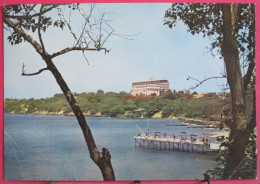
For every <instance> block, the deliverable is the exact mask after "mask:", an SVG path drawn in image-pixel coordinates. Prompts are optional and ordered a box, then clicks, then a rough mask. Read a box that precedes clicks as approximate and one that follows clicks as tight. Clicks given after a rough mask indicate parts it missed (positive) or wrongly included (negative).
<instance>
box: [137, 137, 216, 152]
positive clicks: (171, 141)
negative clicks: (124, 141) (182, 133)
mask: <svg viewBox="0 0 260 184" xmlns="http://www.w3.org/2000/svg"><path fill="white" fill-rule="evenodd" d="M134 139H135V146H140V147H144V148H146V149H155V150H170V151H183V152H195V153H213V152H216V151H218V150H219V147H218V146H217V147H216V145H215V144H214V145H212V146H211V143H210V142H209V141H208V140H200V139H187V138H176V137H158V136H141V135H140V136H134Z"/></svg>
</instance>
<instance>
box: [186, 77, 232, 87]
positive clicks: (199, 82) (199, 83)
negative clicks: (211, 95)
mask: <svg viewBox="0 0 260 184" xmlns="http://www.w3.org/2000/svg"><path fill="white" fill-rule="evenodd" d="M221 78H227V77H226V76H224V75H223V76H221V77H209V78H206V79H204V80H202V81H200V80H198V79H195V78H193V77H190V76H188V77H187V80H190V79H192V80H195V81H197V82H198V83H197V84H196V85H195V86H194V87H191V88H190V89H195V88H197V87H199V86H200V85H201V84H203V83H204V82H206V81H208V80H210V79H221Z"/></svg>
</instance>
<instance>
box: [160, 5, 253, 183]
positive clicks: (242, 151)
mask: <svg viewBox="0 0 260 184" xmlns="http://www.w3.org/2000/svg"><path fill="white" fill-rule="evenodd" d="M178 21H182V22H183V23H184V24H185V25H187V26H188V29H187V31H188V32H190V33H191V34H193V35H195V34H202V36H203V37H207V38H208V39H210V40H211V47H210V51H211V53H212V54H213V55H218V56H219V57H220V58H223V60H224V63H225V71H224V73H222V76H223V77H227V82H228V84H229V87H230V92H231V104H232V108H231V112H230V113H227V111H224V114H226V115H227V114H229V115H230V118H226V120H225V121H224V122H225V123H226V125H227V126H229V127H230V137H229V141H228V142H227V143H226V146H227V148H228V149H227V151H226V152H223V154H222V155H223V158H224V160H225V161H224V162H220V164H222V169H223V172H222V174H223V175H222V176H221V178H224V179H228V178H239V177H243V176H242V175H241V172H239V171H240V170H241V168H243V169H245V168H244V167H243V166H244V165H245V164H244V163H245V157H246V155H247V154H251V153H252V152H255V151H256V150H253V151H252V152H251V153H247V152H246V148H247V147H248V145H249V144H250V141H249V140H250V135H251V134H253V130H254V127H255V125H256V122H255V121H256V120H255V115H256V111H255V4H236V3H233V4H213V3H212V4H205V3H204V4H203V3H202V4H189V3H185V4H183V3H179V4H173V5H172V7H171V8H170V9H168V10H167V11H166V13H165V22H164V24H166V25H168V26H169V27H170V28H172V27H173V26H176V24H177V22H178ZM200 84H201V83H200ZM248 93H252V95H251V100H249V101H253V103H251V107H250V108H249V109H251V112H248V111H247V110H246V107H248V104H246V101H247V100H248V99H247V97H246V96H247V94H248ZM227 117H228V115H227ZM224 163H225V164H224ZM218 169H219V168H218ZM218 173H220V172H218ZM238 173H240V174H239V175H238ZM252 173H254V170H252Z"/></svg>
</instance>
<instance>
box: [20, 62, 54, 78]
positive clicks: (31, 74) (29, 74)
mask: <svg viewBox="0 0 260 184" xmlns="http://www.w3.org/2000/svg"><path fill="white" fill-rule="evenodd" d="M24 68H25V65H24V63H23V68H22V74H21V75H22V76H33V75H38V74H40V73H42V72H43V71H45V70H49V69H48V68H43V69H40V70H39V71H38V72H35V73H25V70H24Z"/></svg>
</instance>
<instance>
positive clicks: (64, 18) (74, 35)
mask: <svg viewBox="0 0 260 184" xmlns="http://www.w3.org/2000/svg"><path fill="white" fill-rule="evenodd" d="M57 8H58V10H59V11H60V13H61V15H62V17H63V20H64V22H65V23H66V25H67V26H68V28H69V30H70V32H71V34H72V35H73V37H74V38H75V40H76V41H77V40H78V38H77V36H76V34H75V33H74V32H73V30H72V28H71V26H70V24H69V22H68V20H67V18H66V17H65V15H64V13H63V11H62V9H61V8H60V6H58V7H57Z"/></svg>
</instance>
